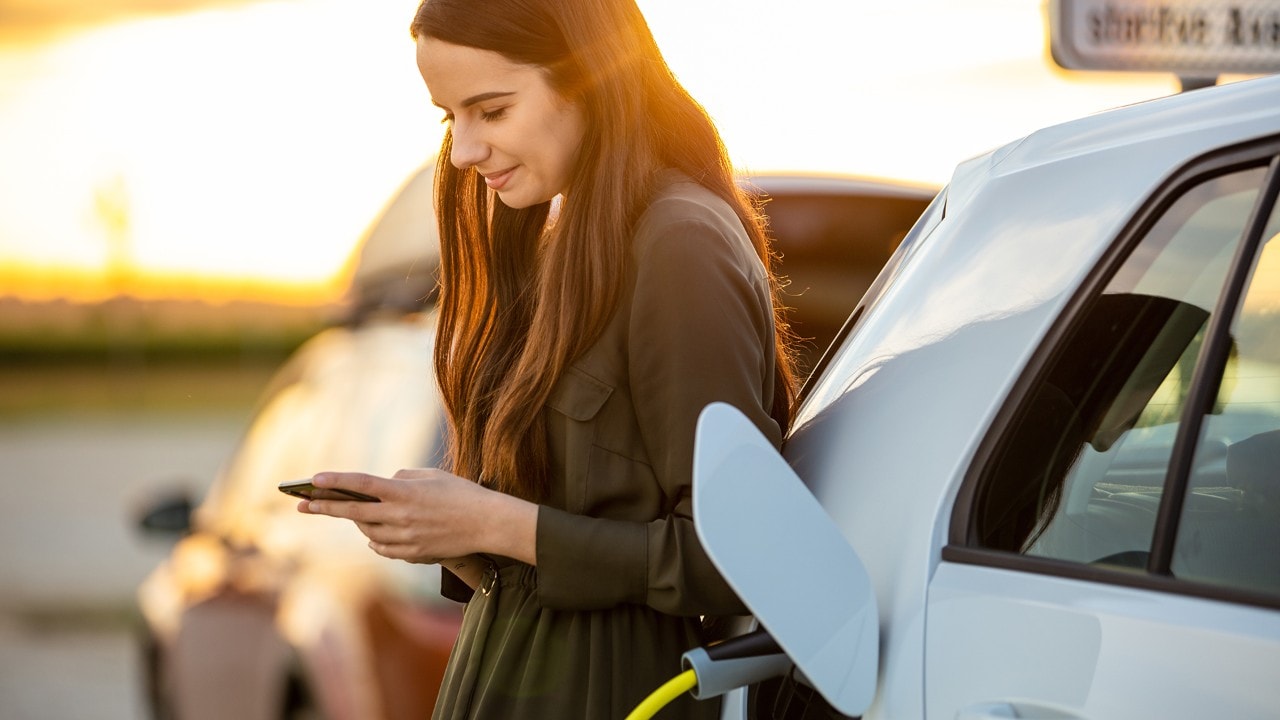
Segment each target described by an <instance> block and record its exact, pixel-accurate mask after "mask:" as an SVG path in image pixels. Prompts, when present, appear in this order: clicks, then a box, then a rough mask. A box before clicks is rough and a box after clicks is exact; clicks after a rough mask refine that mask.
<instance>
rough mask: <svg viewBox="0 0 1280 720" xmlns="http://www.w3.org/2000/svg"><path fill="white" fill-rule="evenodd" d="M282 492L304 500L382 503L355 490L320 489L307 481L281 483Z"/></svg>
mask: <svg viewBox="0 0 1280 720" xmlns="http://www.w3.org/2000/svg"><path fill="white" fill-rule="evenodd" d="M280 492H282V493H284V494H286V495H292V496H294V497H300V498H302V499H303V500H356V501H359V502H382V501H381V500H379V499H378V498H376V497H374V496H372V495H365V494H364V493H358V492H356V491H355V490H343V489H342V488H318V487H316V486H315V485H312V484H311V480H310V478H308V479H306V480H290V481H288V482H282V483H280Z"/></svg>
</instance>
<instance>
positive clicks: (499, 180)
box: [481, 168, 516, 190]
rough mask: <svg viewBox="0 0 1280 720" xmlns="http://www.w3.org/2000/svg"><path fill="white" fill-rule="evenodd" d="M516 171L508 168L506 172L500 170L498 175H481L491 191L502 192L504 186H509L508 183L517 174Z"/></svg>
mask: <svg viewBox="0 0 1280 720" xmlns="http://www.w3.org/2000/svg"><path fill="white" fill-rule="evenodd" d="M515 170H516V169H515V168H507V169H506V170H500V171H498V172H496V173H490V174H488V175H484V174H483V173H481V175H483V176H484V184H485V185H488V186H489V189H490V190H501V189H502V188H503V186H505V185H506V184H507V181H508V180H510V179H511V174H512V173H513V172H515Z"/></svg>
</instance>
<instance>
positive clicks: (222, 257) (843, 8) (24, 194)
mask: <svg viewBox="0 0 1280 720" xmlns="http://www.w3.org/2000/svg"><path fill="white" fill-rule="evenodd" d="M416 4H417V2H416V0H376V1H375V2H368V0H0V477H2V478H3V487H4V491H5V493H4V494H5V502H3V503H2V504H0V718H6V719H14V720H25V719H26V718H38V719H42V718H77V719H78V718H104V719H111V720H115V719H123V718H129V719H133V718H141V717H144V716H145V709H144V703H143V700H142V690H141V688H140V686H139V682H138V679H137V670H136V669H137V666H138V663H139V658H138V656H137V655H138V649H137V643H136V642H135V641H134V638H133V635H132V633H133V632H134V630H135V627H136V610H135V607H136V601H135V593H136V590H137V587H138V584H139V582H140V581H141V580H142V578H143V577H144V576H145V575H146V574H147V573H148V572H149V571H150V569H151V568H152V567H154V566H155V565H156V564H157V563H158V562H159V561H160V560H161V559H162V558H163V557H165V555H166V554H167V553H168V552H169V550H170V546H169V545H168V544H166V543H165V542H163V541H158V540H155V539H149V538H145V537H143V536H142V535H141V534H140V533H139V532H138V531H137V530H136V527H135V526H136V517H137V515H138V513H139V512H141V509H142V508H143V507H145V506H146V505H147V504H149V503H151V502H153V501H154V500H155V498H156V497H157V496H159V495H162V494H163V493H166V492H175V493H178V492H181V493H187V494H191V495H194V496H196V497H199V496H200V495H201V494H202V493H203V492H204V491H205V489H207V487H208V486H209V483H211V482H212V480H213V479H214V477H215V476H216V475H217V473H218V471H219V468H220V467H221V466H222V465H223V463H224V462H225V461H226V460H227V456H228V453H229V452H230V451H231V449H232V448H233V447H234V445H235V443H236V441H237V439H238V438H239V436H240V434H241V433H242V432H243V429H244V426H245V424H246V422H247V421H248V420H249V418H250V415H251V412H252V408H253V404H254V402H255V400H256V399H257V398H258V396H259V394H260V393H261V392H262V390H263V388H264V385H265V383H266V382H267V379H268V378H269V377H270V375H271V373H272V372H273V371H274V370H275V369H276V368H277V367H278V366H279V364H280V363H281V362H282V361H283V360H284V358H285V357H287V356H288V354H289V353H290V352H291V351H293V350H294V349H295V348H296V347H297V346H298V345H299V344H300V343H301V342H302V341H303V340H305V339H306V338H307V337H309V336H310V335H312V334H314V333H315V332H317V331H318V330H319V329H321V328H323V327H325V326H326V325H329V324H331V323H333V322H334V321H335V320H336V319H337V317H338V315H339V313H340V312H341V309H342V305H343V300H344V291H345V288H346V287H347V283H348V281H349V279H350V276H351V272H352V268H353V259H352V258H353V253H354V252H355V250H356V245H357V242H358V241H359V239H360V237H361V235H362V233H363V232H364V229H365V228H366V226H367V225H368V224H369V223H370V221H371V220H372V219H373V218H374V217H375V215H376V214H377V213H378V211H379V210H380V209H381V208H382V207H383V206H384V204H385V203H386V202H387V200H388V198H390V197H391V196H392V195H393V193H394V192H395V191H396V190H397V188H399V187H401V185H402V184H403V183H404V182H405V180H406V178H407V177H409V176H410V175H411V174H412V173H413V172H414V171H415V170H416V169H417V168H419V167H421V166H422V165H423V163H424V162H427V161H428V160H429V159H430V157H431V155H432V154H433V152H434V150H435V149H436V147H437V146H438V143H439V140H440V137H441V134H442V130H443V128H442V126H441V124H440V119H441V115H440V112H439V111H438V110H437V109H435V108H434V107H432V106H431V104H430V102H429V99H428V97H427V94H426V92H425V90H424V89H423V87H422V84H421V79H420V78H419V77H418V74H417V69H416V67H415V65H414V60H413V50H414V48H413V43H412V41H411V40H410V38H409V35H408V31H407V27H408V23H409V20H410V18H411V17H412V14H413V10H414V8H415V6H416ZM639 4H640V6H641V8H642V10H643V11H644V12H645V14H646V17H647V18H648V20H649V22H650V25H651V27H652V29H653V32H654V34H655V35H656V36H657V39H658V43H659V45H660V46H661V47H662V48H663V49H664V51H665V53H666V55H667V59H668V61H669V62H670V64H671V66H672V68H673V70H674V71H675V72H676V74H677V75H678V76H679V77H680V79H681V80H682V81H683V82H684V83H685V85H686V86H687V87H688V88H689V90H690V91H691V92H692V94H693V95H694V96H695V97H697V98H699V99H700V100H701V101H702V102H703V104H704V105H705V107H706V108H707V110H708V111H709V112H710V113H711V115H712V116H713V117H714V118H715V119H716V121H717V122H718V124H719V126H720V128H721V131H722V133H723V135H724V138H725V141H726V144H727V145H728V147H729V148H730V152H731V154H732V155H733V158H734V160H735V162H736V163H737V164H738V166H739V167H741V168H742V169H743V171H744V172H769V171H804V172H824V173H847V174H856V175H861V176H870V177H878V178H886V179H893V180H901V181H907V182H912V183H925V184H930V185H941V184H943V183H945V182H946V181H947V179H948V177H949V174H950V172H951V170H952V168H953V167H954V166H955V165H956V163H958V162H960V161H962V160H964V159H966V158H967V157H970V156H972V155H975V154H978V153H981V152H984V151H986V150H988V149H990V148H992V147H995V146H998V145H1001V144H1003V143H1005V142H1008V141H1011V140H1014V139H1016V138H1018V137H1020V136H1021V135H1024V134H1026V133H1028V132H1030V131H1032V130H1034V129H1036V128H1038V127H1041V126H1043V125H1047V124H1051V123H1054V122H1058V121H1062V120H1067V119H1070V118H1073V117H1077V116H1079V115H1083V114H1087V113H1091V112H1095V111H1098V110H1102V109H1106V108H1109V107H1114V106H1117V105H1122V104H1127V103H1130V102H1135V101H1140V100H1145V99H1149V98H1153V97H1158V96H1161V95H1167V94H1170V93H1172V92H1175V91H1176V90H1177V89H1178V83H1177V80H1176V79H1175V78H1174V77H1172V76H1169V75H1160V74H1120V73H1109V74H1099V73H1086V72H1066V71H1063V70H1060V69H1057V68H1055V67H1054V65H1053V63H1052V62H1051V61H1050V60H1049V58H1048V51H1047V41H1046V24H1045V11H1046V9H1045V7H1044V6H1043V5H1042V4H1041V2H1040V1H1039V0H898V1H897V2H892V3H889V2H879V3H872V2H863V1H861V0H830V1H822V0H796V2H790V3H779V2H775V1H770V0H738V1H737V2H734V3H721V2H712V0H683V1H682V2H676V1H675V0H639Z"/></svg>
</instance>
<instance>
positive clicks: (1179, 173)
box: [941, 135, 1280, 608]
mask: <svg viewBox="0 0 1280 720" xmlns="http://www.w3.org/2000/svg"><path fill="white" fill-rule="evenodd" d="M1278 159H1280V136H1275V135H1272V136H1267V137H1264V138H1259V139H1254V140H1250V141H1246V142H1244V143H1239V144H1236V145H1232V146H1229V147H1225V148H1218V149H1215V150H1212V151H1210V152H1207V153H1204V154H1203V155H1200V156H1197V157H1195V158H1192V159H1191V160H1189V161H1187V162H1185V163H1183V164H1182V165H1181V166H1180V167H1179V168H1177V169H1176V170H1174V171H1173V172H1171V173H1170V174H1169V175H1168V176H1167V177H1166V178H1165V179H1164V180H1163V181H1161V182H1160V183H1159V184H1158V185H1157V186H1156V188H1155V190H1153V191H1152V192H1151V193H1150V194H1149V195H1148V196H1147V198H1146V200H1144V201H1143V202H1142V204H1141V205H1140V207H1139V208H1138V210H1137V211H1136V212H1135V213H1134V214H1133V216H1132V217H1131V218H1130V219H1129V221H1128V222H1127V223H1126V224H1125V226H1124V227H1123V228H1122V229H1121V231H1120V232H1119V233H1118V234H1117V236H1116V240H1115V241H1113V242H1112V243H1111V245H1110V247H1108V248H1107V249H1106V250H1105V251H1104V252H1103V254H1102V256H1101V257H1100V258H1099V260H1098V262H1097V263H1095V265H1094V268H1093V269H1092V270H1091V271H1090V275H1089V276H1088V277H1086V278H1085V280H1084V281H1083V282H1081V283H1080V287H1079V288H1077V290H1076V292H1075V293H1074V294H1073V295H1072V297H1071V298H1070V299H1069V300H1068V301H1067V303H1066V305H1065V306H1064V307H1063V310H1062V312H1061V313H1060V314H1059V316H1058V318H1057V320H1056V321H1055V322H1054V323H1053V325H1052V326H1051V327H1050V328H1049V330H1048V332H1046V333H1045V336H1044V337H1043V338H1042V339H1041V341H1040V345H1039V348H1038V349H1037V350H1036V352H1035V353H1033V355H1032V356H1031V358H1030V359H1029V360H1028V361H1027V364H1026V366H1025V367H1024V368H1023V372H1022V374H1021V375H1020V376H1019V377H1018V379H1017V380H1015V381H1014V383H1013V385H1012V386H1011V388H1010V391H1009V394H1008V395H1007V396H1006V397H1005V399H1004V401H1003V402H1002V403H1001V406H1000V410H998V411H997V413H996V416H995V417H994V418H993V419H992V422H991V425H990V427H989V428H988V429H987V432H986V434H985V435H984V436H983V438H982V440H981V441H980V442H979V444H978V447H977V449H976V451H975V453H974V456H973V458H972V460H971V462H970V463H969V466H968V469H967V470H966V472H965V475H964V477H963V478H962V479H961V481H960V487H959V488H958V490H957V494H956V499H955V502H954V504H953V505H952V508H951V513H950V516H949V526H948V528H947V534H946V537H947V542H946V544H945V545H944V546H943V548H942V550H941V557H942V559H943V560H946V561H949V562H957V563H964V564H972V565H983V566H990V567H997V568H1005V569H1012V570H1021V571H1027V572H1034V573H1038V574H1046V575H1054V576H1059V577H1067V578H1075V579H1082V580H1089V581H1094V582H1106V583H1110V584H1115V585H1125V586H1131V587H1142V588H1147V589H1154V590H1160V591H1164V592H1172V593H1178V594H1185V595H1192V596H1197V597H1205V598H1211V599H1222V600H1228V601H1230V602H1236V603H1242V604H1246V605H1257V606H1261V607H1269V608H1280V596H1275V597H1273V596H1270V595H1263V594H1259V593H1256V592H1252V591H1245V590H1239V589H1236V588H1229V587H1222V586H1216V585H1205V584H1200V583H1196V582H1193V581H1190V580H1186V579H1181V578H1174V577H1171V576H1169V575H1153V574H1151V572H1150V571H1149V570H1146V571H1143V572H1141V573H1136V572H1133V571H1130V570H1124V569H1120V568H1113V567H1102V566H1095V565H1087V564H1083V563H1076V562H1071V561H1066V560H1056V559H1053V558H1040V557H1035V556H1029V555H1023V554H1020V553H1012V552H1005V551H999V550H990V549H987V548H981V547H975V546H974V544H975V543H976V536H977V532H976V528H975V527H974V513H973V509H974V503H975V500H976V495H977V490H978V487H979V485H980V484H981V481H982V478H983V477H984V476H985V475H986V474H987V472H988V466H989V465H990V464H991V463H992V462H993V460H994V457H995V451H996V449H997V448H998V447H999V446H1000V443H1001V441H1002V440H1003V439H1004V438H1005V437H1006V436H1007V435H1008V432H1009V426H1010V424H1011V423H1012V422H1013V420H1014V419H1015V418H1016V417H1017V416H1018V413H1019V411H1020V410H1021V409H1022V407H1023V406H1024V405H1025V404H1026V402H1027V401H1028V394H1029V392H1030V390H1031V389H1032V388H1034V387H1035V386H1036V385H1037V384H1039V383H1040V382H1041V381H1042V380H1043V379H1044V374H1045V373H1046V372H1047V371H1048V368H1049V367H1051V366H1052V364H1053V360H1054V359H1055V358H1056V356H1057V355H1058V354H1059V353H1060V352H1061V348H1062V344H1063V341H1064V339H1065V338H1066V337H1067V336H1068V335H1069V334H1070V333H1071V332H1072V331H1074V329H1075V327H1076V325H1077V324H1078V323H1079V322H1080V320H1081V318H1082V317H1083V315H1084V310H1085V309H1086V308H1087V307H1088V305H1089V303H1090V302H1091V301H1092V300H1093V298H1095V297H1097V295H1098V294H1099V293H1101V292H1102V290H1103V289H1104V288H1105V287H1106V286H1107V283H1109V282H1111V279H1112V278H1113V277H1114V276H1115V274H1116V273H1117V272H1118V271H1119V269H1120V266H1121V265H1122V264H1123V263H1124V261H1125V260H1126V259H1128V257H1129V256H1130V254H1131V253H1132V252H1133V249H1134V247H1135V246H1136V245H1137V244H1138V243H1140V242H1141V241H1142V239H1143V238H1144V237H1146V235H1147V233H1148V232H1150V230H1151V228H1152V227H1153V226H1154V225H1155V223H1156V222H1157V221H1159V219H1160V218H1161V217H1163V216H1164V214H1165V213H1166V212H1167V211H1168V210H1169V208H1170V207H1171V206H1172V205H1173V203H1174V202H1175V201H1176V200H1177V199H1178V198H1179V197H1180V196H1181V195H1182V193H1183V192H1185V191H1186V190H1187V189H1188V188H1190V187H1191V186H1193V185H1196V184H1199V183H1203V182H1206V181H1208V180H1212V179H1213V178H1216V177H1221V176H1223V175H1227V174H1230V173H1233V172H1238V171H1242V170H1248V169H1253V168H1259V167H1269V168H1273V169H1274V166H1275V165H1276V164H1277V161H1278ZM1275 182H1276V177H1275V173H1274V172H1272V173H1270V174H1269V175H1268V176H1267V178H1266V179H1265V180H1264V182H1263V185H1262V188H1263V192H1260V193H1259V196H1260V198H1259V199H1260V200H1261V199H1262V198H1261V196H1262V195H1263V194H1264V193H1265V191H1266V189H1268V188H1271V187H1272V186H1273V185H1274V184H1275ZM1255 214H1256V213H1255ZM1259 232H1261V231H1259ZM1233 271H1234V267H1233ZM1220 300H1221V297H1220ZM1228 329H1229V326H1228ZM1212 344H1213V343H1206V345H1212ZM1179 449H1180V448H1179V447H1178V446H1176V445H1175V448H1174V452H1175V453H1176V452H1178V450H1179ZM1182 449H1184V450H1185V448H1182ZM1190 460H1191V459H1190V458H1188V460H1187V463H1188V465H1189V463H1190ZM1169 479H1170V476H1169V474H1166V484H1167V483H1168V480H1169ZM1177 480H1178V484H1179V485H1180V488H1179V492H1180V493H1182V494H1183V496H1184V497H1185V484H1186V480H1187V477H1186V475H1185V474H1184V475H1183V476H1182V477H1180V478H1177ZM1168 491H1169V488H1168V487H1167V485H1166V487H1165V489H1164V492H1166V493H1167V492H1168ZM1162 503H1163V501H1162ZM1174 519H1175V521H1176V520H1177V519H1178V518H1174ZM1173 527H1174V528H1175V529H1176V527H1177V523H1176V522H1174V524H1173ZM1164 530H1165V531H1166V532H1168V531H1169V529H1168V528H1164ZM1166 542H1167V541H1166ZM1153 555H1154V553H1153Z"/></svg>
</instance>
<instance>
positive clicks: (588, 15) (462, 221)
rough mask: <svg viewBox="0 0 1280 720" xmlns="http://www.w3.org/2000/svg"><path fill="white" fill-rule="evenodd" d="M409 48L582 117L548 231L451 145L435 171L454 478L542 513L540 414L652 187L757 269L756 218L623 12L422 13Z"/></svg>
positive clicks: (784, 352)
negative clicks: (480, 71) (476, 65)
mask: <svg viewBox="0 0 1280 720" xmlns="http://www.w3.org/2000/svg"><path fill="white" fill-rule="evenodd" d="M410 32H411V33H412V35H413V37H414V38H415V39H416V38H420V37H423V36H426V37H431V38H435V39H437V40H442V41H444V42H447V43H451V44H454V45H462V46H467V47H473V48H478V49H481V50H489V51H493V52H497V53H499V54H501V55H503V56H504V57H506V58H507V59H508V60H510V61H512V62H515V63H520V64H526V65H534V66H538V67H540V68H542V69H543V70H544V71H545V72H546V74H547V78H548V82H549V83H550V84H551V86H552V87H553V88H554V89H555V90H556V91H557V92H558V93H560V94H561V95H562V96H563V97H564V98H566V99H567V100H569V101H571V102H576V103H578V104H579V105H580V106H581V107H582V108H583V109H584V111H585V114H586V118H587V123H586V124H587V129H586V132H585V135H584V137H583V141H582V146H581V148H580V150H579V152H578V159H577V162H576V165H575V167H574V169H573V173H572V176H571V178H570V181H569V189H568V191H567V192H566V193H565V196H564V201H563V205H562V207H561V208H560V209H559V213H558V217H557V219H556V220H555V223H554V227H548V223H547V220H548V217H549V215H550V205H549V203H547V204H542V205H537V206H534V207H529V208H523V209H518V210H517V209H512V208H509V207H507V206H506V205H504V204H503V203H502V202H500V201H498V200H497V199H496V197H495V195H494V194H493V193H491V192H490V191H489V190H488V188H487V187H486V186H485V185H484V183H483V182H481V181H480V179H479V176H478V173H476V171H475V169H474V168H465V169H462V170H459V169H457V168H455V167H453V166H452V165H451V164H450V163H449V162H448V159H449V156H450V151H451V149H452V141H453V138H452V134H451V133H450V132H449V131H446V133H445V139H444V145H443V147H442V149H441V151H440V161H439V163H438V164H437V170H436V206H437V207H436V209H437V215H438V217H439V221H440V240H441V252H442V256H441V300H440V308H441V310H440V324H439V329H438V331H437V333H438V334H437V343H436V350H435V369H436V373H437V376H438V378H439V382H440V386H441V392H442V395H443V397H444V402H445V406H446V408H447V410H448V414H449V417H450V422H451V424H452V429H453V433H452V446H451V448H450V457H451V462H452V465H451V469H452V470H453V471H454V472H456V473H458V474H459V475H462V476H464V477H470V478H474V479H477V480H480V481H481V482H483V483H484V484H486V485H489V486H491V487H494V488H497V489H499V490H502V491H504V492H508V493H511V494H513V495H517V496H519V497H523V498H526V499H530V500H539V499H544V498H545V497H546V495H547V491H548V483H549V478H548V474H547V470H548V457H547V447H546V429H545V426H544V423H543V420H542V408H543V405H544V404H545V402H546V400H547V398H548V396H549V395H550V393H551V389H552V387H553V386H554V384H555V382H556V380H557V379H558V378H559V377H560V375H561V374H562V373H563V372H564V370H565V368H566V367H567V366H568V365H569V364H570V363H571V362H573V361H574V360H575V359H576V358H577V357H578V356H580V355H581V354H582V353H583V352H585V351H586V350H588V349H589V348H590V347H591V345H592V344H593V343H594V342H595V341H596V340H597V339H598V338H599V336H600V334H601V332H603V330H604V327H605V325H606V323H607V322H608V320H609V317H610V315H611V314H612V313H613V311H614V310H615V308H616V305H617V302H618V299H619V295H620V292H621V290H622V286H623V283H624V279H625V272H626V262H627V257H628V254H629V251H630V240H631V230H632V226H633V224H634V222H635V221H636V219H637V218H638V216H639V214H640V212H641V211H642V210H643V209H644V207H645V203H646V201H647V199H648V197H649V195H650V192H651V191H652V187H651V185H652V178H653V176H654V174H655V172H656V171H657V170H659V169H661V168H664V167H672V168H676V169H679V170H681V171H683V172H684V173H685V174H687V175H688V176H689V177H691V178H693V179H694V180H695V181H697V182H699V183H701V184H702V185H704V186H706V187H707V188H708V189H710V190H711V191H713V192H714V193H715V194H717V195H719V196H720V197H721V198H723V199H724V200H725V201H726V202H728V203H729V204H730V205H731V206H732V207H733V208H734V210H735V211H736V212H737V214H738V217H739V218H741V220H742V224H743V226H744V227H745V228H746V230H747V233H748V234H749V235H750V237H751V241H752V243H753V244H754V245H755V248H756V252H757V253H758V254H759V256H760V259H761V260H762V261H763V262H764V263H765V267H766V269H768V268H770V267H771V265H772V261H773V258H772V255H771V253H770V250H769V245H768V240H767V234H766V229H765V222H764V219H763V215H762V213H761V212H760V208H759V206H758V204H757V203H756V202H755V201H753V200H751V199H750V198H749V196H748V195H747V194H746V193H744V192H743V191H742V190H741V189H739V188H738V186H737V184H736V183H735V182H734V176H733V169H732V166H731V164H730V162H729V158H728V154H727V153H726V151H725V148H724V145H723V144H722V142H721V140H720V136H719V133H718V132H717V131H716V129H715V127H714V125H713V124H712V122H711V119H710V118H709V117H708V116H707V114H706V112H705V111H704V110H703V109H702V106H701V105H699V104H698V103H697V102H696V101H695V100H694V99H693V98H692V97H690V95H689V94H688V93H687V92H686V91H685V89H684V88H683V87H682V86H681V85H680V84H679V82H677V81H676V79H675V76H674V75H672V74H671V71H670V69H669V68H668V67H667V64H666V61H665V60H663V58H662V54H661V53H660V52H659V50H658V46H657V44H656V43H655V42H654V39H653V36H652V34H651V33H650V31H649V27H648V25H647V24H646V23H645V20H644V17H643V16H642V15H641V14H640V10H639V8H637V7H636V5H635V3H634V2H632V1H631V0H484V1H483V2H481V1H480V0H424V2H423V3H422V4H421V5H420V6H419V7H418V11H417V14H416V15H415V16H414V19H413V23H412V25H411V26H410ZM769 276H770V278H771V280H770V282H771V283H772V285H773V299H774V307H775V317H776V321H775V327H776V328H777V334H778V337H777V343H776V346H777V362H776V366H777V378H776V382H775V388H776V392H775V397H774V398H773V404H772V408H771V415H772V416H773V417H774V419H775V420H776V421H777V422H778V424H779V425H780V426H781V427H782V428H783V430H784V431H785V430H786V429H787V427H788V426H789V425H790V418H791V409H792V408H791V405H792V402H793V401H794V397H795V376H794V370H793V360H792V356H791V343H790V334H789V332H788V330H787V326H786V323H785V321H784V319H783V317H782V311H781V304H780V302H779V301H780V297H779V295H780V293H779V287H778V282H777V280H776V279H775V278H774V276H773V273H772V271H770V273H769Z"/></svg>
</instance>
